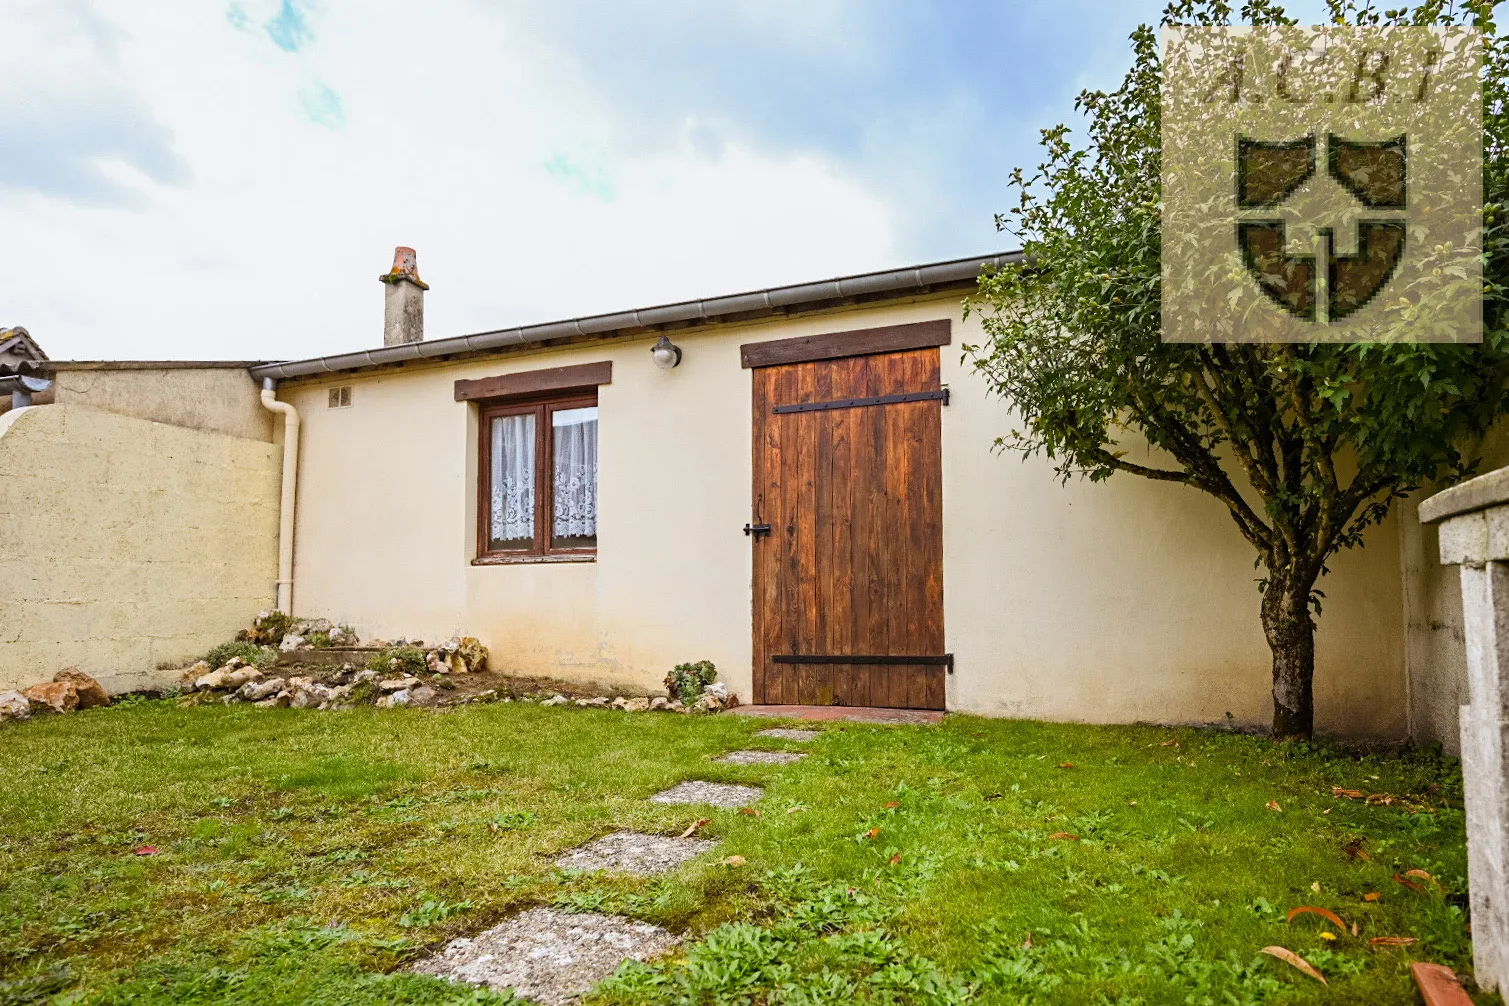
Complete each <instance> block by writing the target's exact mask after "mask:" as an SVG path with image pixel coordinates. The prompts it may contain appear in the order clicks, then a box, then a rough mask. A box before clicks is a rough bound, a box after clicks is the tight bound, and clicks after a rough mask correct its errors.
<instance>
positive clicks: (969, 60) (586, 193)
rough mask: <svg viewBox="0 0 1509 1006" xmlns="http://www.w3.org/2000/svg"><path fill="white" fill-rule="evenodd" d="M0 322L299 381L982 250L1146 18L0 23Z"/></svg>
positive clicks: (650, 13)
mask: <svg viewBox="0 0 1509 1006" xmlns="http://www.w3.org/2000/svg"><path fill="white" fill-rule="evenodd" d="M0 6H3V8H4V26H5V31H4V32H0V67H3V74H4V78H5V83H4V86H3V87H0V241H3V243H4V244H3V247H4V249H5V256H4V257H5V260H6V264H5V267H4V268H3V269H0V327H8V326H12V325H21V326H24V327H26V328H27V329H28V330H29V331H30V332H31V334H32V335H33V336H34V337H35V338H36V339H37V340H38V341H39V342H40V343H41V345H42V347H43V348H44V350H46V352H47V353H48V355H49V356H51V357H52V358H53V359H237V360H270V359H298V358H304V357H310V356H320V355H325V354H329V353H338V352H346V351H351V350H356V349H362V348H368V347H371V346H376V345H380V344H381V342H382V287H381V285H380V284H379V283H378V282H377V277H378V275H379V274H381V273H383V272H385V271H386V270H387V268H388V267H389V265H390V263H391V261H392V254H393V248H394V246H395V245H408V246H411V247H413V248H415V249H417V251H418V261H419V272H420V275H421V276H422V277H423V278H424V279H425V281H426V282H428V283H429V284H430V287H431V289H430V292H429V293H428V294H427V295H426V302H425V313H426V319H425V321H426V335H427V337H428V338H443V337H447V336H453V335H463V334H467V333H470V332H478V331H486V330H489V329H496V328H504V327H509V326H512V325H517V324H527V323H531V322H539V321H550V320H555V319H561V318H570V317H575V316H578V315H584V314H590V313H595V312H599V311H611V310H618V309H627V308H634V307H642V306H648V305H652V304H657V303H664V302H667V301H673V300H682V299H690V298H694V297H706V296H716V295H720V294H725V293H734V292H738V291H742V290H750V289H758V288H762V287H766V286H773V285H779V284H784V283H796V282H803V281H807V280H816V279H825V278H829V277H832V276H839V275H846V274H851V273H856V272H865V271H869V270H875V269H885V268H891V267H899V266H906V265H913V264H917V263H921V262H929V261H936V260H941V259H948V258H959V257H964V256H969V255H978V254H985V253H990V252H995V251H1001V250H1006V249H1007V247H1008V245H1009V244H1010V240H1009V238H1008V237H1007V236H1005V235H1001V234H998V233H997V232H996V230H995V227H994V214H995V213H996V212H998V211H1003V210H1005V209H1006V208H1007V206H1008V198H1009V193H1008V187H1007V184H1006V180H1007V177H1008V174H1009V172H1010V170H1011V169H1012V168H1013V167H1016V166H1023V167H1030V166H1031V165H1034V164H1036V163H1037V162H1038V160H1039V156H1038V150H1037V142H1038V136H1039V130H1041V129H1043V128H1045V127H1049V126H1052V125H1053V124H1055V123H1058V122H1069V123H1070V124H1071V125H1077V124H1078V123H1079V121H1080V120H1079V118H1078V116H1077V115H1076V113H1075V112H1074V107H1073V104H1074V96H1075V95H1076V94H1077V93H1078V92H1079V91H1080V90H1081V89H1083V88H1085V87H1111V86H1114V85H1115V84H1116V83H1117V82H1118V81H1119V80H1120V78H1121V76H1122V74H1123V73H1124V72H1125V70H1126V69H1127V66H1128V61H1129V58H1130V57H1129V47H1128V43H1127V35H1128V34H1129V33H1130V32H1131V31H1132V30H1133V29H1134V28H1135V27H1136V25H1137V24H1138V23H1139V22H1142V21H1152V22H1155V21H1156V18H1157V13H1158V10H1159V9H1160V7H1161V3H1159V2H1156V0H1153V2H1148V0H929V2H924V0H800V2H798V0H717V2H714V0H707V2H698V0H679V2H672V0H659V2H651V0H614V2H611V3H609V2H606V0H593V2H588V0H495V2H487V0H424V2H423V3H414V2H405V3H399V2H396V0H360V2H358V0H192V2H191V0H154V2H153V3H150V4H144V3H140V2H139V0H137V2H133V0H99V2H92V0H40V2H31V0H0Z"/></svg>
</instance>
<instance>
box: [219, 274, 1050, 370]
mask: <svg viewBox="0 0 1509 1006" xmlns="http://www.w3.org/2000/svg"><path fill="white" fill-rule="evenodd" d="M1021 259H1022V253H1021V252H1004V253H1000V254H996V255H981V256H975V257H973V258H962V259H953V260H950V261H947V262H934V263H930V264H928V265H920V266H909V267H907V268H905V269H891V270H887V271H884V272H871V273H863V274H861V275H858V276H844V277H840V278H838V279H830V280H823V281H821V282H817V283H798V284H796V285H794V286H778V287H771V288H769V289H767V290H756V291H752V292H750V293H738V294H732V295H729V296H726V297H713V298H709V299H706V300H687V301H681V302H679V303H675V304H662V305H660V306H658V307H647V308H639V309H638V310H634V311H619V312H616V313H613V314H594V315H587V316H585V317H582V318H573V319H570V320H568V321H553V322H546V323H544V324H539V325H524V326H521V327H518V328H504V329H498V330H496V331H491V332H478V333H476V334H474V335H462V336H456V337H454V338H450V339H434V340H430V341H424V342H410V343H405V344H403V345H399V346H384V347H382V348H381V349H368V350H362V351H360V352H355V353H341V354H337V355H335V356H320V357H314V358H312V359H308V360H293V361H289V362H285V363H264V364H258V365H256V366H253V367H251V368H249V369H250V371H251V374H252V376H253V377H255V378H256V379H258V380H259V381H260V380H266V379H267V378H273V379H275V380H286V379H288V378H294V377H308V376H311V375H315V374H331V373H337V372H340V371H348V370H363V369H366V368H368V367H381V366H385V365H390V364H395V363H404V362H406V361H409V360H423V359H429V358H434V357H449V356H456V355H459V354H464V353H481V352H487V351H489V350H498V349H506V348H508V347H511V346H524V345H532V344H536V343H544V342H550V341H552V340H556V339H571V338H579V337H582V336H606V335H609V334H612V333H617V332H629V331H635V330H643V329H656V328H661V327H664V326H668V325H684V324H698V323H707V322H714V321H721V320H729V319H731V318H736V317H750V316H758V315H761V314H775V313H780V312H788V311H797V310H802V309H814V308H817V307H819V306H822V305H825V304H831V303H833V302H834V301H846V300H851V299H854V298H871V299H881V298H891V297H906V296H910V295H913V294H918V293H926V292H928V291H929V290H931V289H933V288H935V287H938V286H946V285H948V284H957V283H963V282H967V281H971V280H975V279H978V278H979V276H980V271H981V270H982V269H984V268H986V267H987V266H991V267H1000V266H1003V265H1007V264H1011V263H1015V262H1019V261H1021Z"/></svg>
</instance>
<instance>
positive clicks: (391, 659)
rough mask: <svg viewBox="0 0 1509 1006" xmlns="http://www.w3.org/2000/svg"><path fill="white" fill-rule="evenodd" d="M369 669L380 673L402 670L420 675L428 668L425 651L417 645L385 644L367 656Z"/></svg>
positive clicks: (405, 672)
mask: <svg viewBox="0 0 1509 1006" xmlns="http://www.w3.org/2000/svg"><path fill="white" fill-rule="evenodd" d="M367 670H369V671H376V672H377V673H378V674H389V673H391V672H393V671H402V672H403V673H404V674H410V675H418V674H423V673H424V672H425V670H426V667H425V662H424V651H423V650H421V649H420V648H419V647H417V646H385V647H383V648H382V649H380V650H378V651H377V652H376V653H374V654H372V656H370V657H368V658H367Z"/></svg>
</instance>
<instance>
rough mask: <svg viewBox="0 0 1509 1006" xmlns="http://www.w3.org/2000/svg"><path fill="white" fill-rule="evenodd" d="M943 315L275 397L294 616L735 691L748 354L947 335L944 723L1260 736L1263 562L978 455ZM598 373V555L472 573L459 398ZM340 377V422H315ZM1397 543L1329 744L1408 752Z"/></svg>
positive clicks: (1348, 660)
mask: <svg viewBox="0 0 1509 1006" xmlns="http://www.w3.org/2000/svg"><path fill="white" fill-rule="evenodd" d="M959 316H960V302H959V301H958V300H957V299H956V298H951V299H932V300H920V301H915V302H906V303H897V304H891V305H887V306H884V307H879V308H863V309H854V310H851V311H847V312H839V313H831V314H826V315H822V316H807V317H799V318H792V319H785V320H771V321H764V322H758V323H749V324H745V325H738V326H723V327H720V328H710V329H706V330H694V331H685V332H680V333H677V334H676V335H675V339H676V342H677V343H678V344H680V345H681V346H682V347H683V349H684V350H685V356H684V361H683V363H682V365H681V366H680V367H678V368H676V369H675V370H673V371H671V372H669V373H666V372H661V371H659V370H656V369H655V368H654V367H653V366H652V365H651V363H650V360H649V352H648V348H649V345H650V340H648V339H647V340H642V341H613V342H603V343H600V344H597V345H589V346H579V347H572V348H567V349H558V350H549V351H538V352H530V353H523V354H514V355H508V356H503V357H498V358H494V359H492V360H486V361H481V362H467V363H460V364H449V365H435V366H429V367H427V368H423V369H415V370H412V371H396V372H387V373H373V374H369V375H351V376H348V377H346V378H344V379H342V380H340V381H330V380H323V381H317V382H311V383H306V384H286V385H285V386H284V388H283V389H282V391H281V392H280V394H281V395H282V397H284V398H286V399H288V400H290V401H292V402H293V403H294V404H295V405H297V406H298V408H299V409H300V411H301V413H302V415H303V418H304V430H305V433H304V439H303V447H302V449H303V460H302V463H301V474H300V484H299V500H300V504H299V511H298V532H297V545H296V562H295V580H296V583H295V591H294V608H295V611H296V612H297V613H299V614H302V615H311V616H314V615H322V616H326V617H330V618H334V619H340V620H345V621H350V622H352V623H353V624H355V625H356V626H357V628H358V629H359V631H361V632H362V633H363V634H364V635H366V636H369V637H370V636H373V635H376V636H382V637H386V638H392V637H395V636H399V635H405V636H409V637H416V636H417V637H420V638H425V639H433V638H439V637H443V636H447V635H450V634H452V633H455V632H459V631H466V632H471V633H475V634H477V635H479V636H481V637H482V638H483V640H484V641H485V642H486V643H487V644H488V646H490V647H491V648H492V651H493V654H494V662H495V664H497V665H498V666H501V667H503V668H505V669H507V670H510V671H514V672H518V673H528V674H548V675H556V676H562V677H570V678H576V679H580V680H595V681H601V682H610V683H614V684H618V685H620V686H622V687H632V688H651V687H654V686H656V685H658V683H659V681H660V679H661V677H663V675H664V674H665V672H666V671H667V670H668V669H669V668H670V666H671V665H672V664H675V663H678V662H681V661H686V660H697V659H701V658H708V659H711V660H713V661H715V662H716V663H717V665H718V667H719V669H720V673H721V674H722V676H723V677H724V678H725V680H728V681H729V682H730V684H731V686H732V687H733V688H734V689H735V690H736V691H737V692H738V693H740V694H741V695H742V696H744V697H745V698H746V699H747V698H748V696H749V692H750V651H751V644H750V604H751V590H750V577H751V564H750V550H751V548H753V547H759V546H758V545H752V544H751V542H750V539H748V538H746V537H745V536H744V535H743V534H742V533H741V530H740V529H741V528H742V526H743V524H744V523H745V522H746V521H747V520H749V519H750V501H749V494H750V481H751V473H750V464H751V461H750V410H751V397H750V396H751V381H750V373H749V372H748V371H746V370H743V369H741V368H740V367H739V356H738V347H739V345H740V344H741V343H744V342H750V341H756V340H761V339H778V338H787V337H790V336H797V335H807V334H816V333H824V332H833V331H842V330H845V329H857V328H866V327H871V326H875V325H884V324H896V323H902V322H910V321H921V320H925V319H929V318H940V317H947V318H951V319H953V321H954V340H953V345H952V346H949V347H945V348H944V349H943V351H942V360H943V376H944V380H945V382H946V383H947V384H948V385H949V386H950V387H951V389H952V391H953V399H952V402H951V404H950V405H949V406H948V407H947V408H945V409H944V410H943V476H944V528H945V532H944V552H945V556H944V607H945V623H946V632H947V637H948V646H949V649H950V650H951V651H952V652H953V653H954V654H955V657H956V661H957V669H956V673H955V674H954V676H952V677H951V678H950V679H949V682H948V688H949V697H948V703H949V707H950V708H952V709H960V710H968V711H972V712H979V713H986V714H990V715H1003V716H1029V717H1044V718H1049V719H1058V720H1087V721H1097V722H1119V721H1132V720H1155V721H1212V720H1223V719H1224V718H1225V715H1226V713H1227V712H1230V713H1231V714H1232V717H1233V719H1234V720H1235V722H1237V723H1239V724H1253V725H1264V724H1266V722H1267V720H1268V719H1269V716H1270V704H1269V697H1268V696H1269V685H1270V668H1269V656H1268V650H1267V647H1266V644H1265V643H1264V641H1263V636H1262V633H1261V630H1260V627H1259V624H1258V594H1257V591H1256V586H1255V577H1256V576H1257V575H1258V574H1257V573H1256V572H1255V571H1254V570H1253V565H1252V553H1251V551H1250V550H1249V548H1248V546H1247V545H1246V543H1245V542H1244V541H1242V539H1241V538H1240V536H1239V535H1238V534H1237V532H1236V530H1235V528H1234V526H1233V525H1232V524H1231V522H1230V519H1229V517H1227V515H1226V514H1225V511H1224V509H1223V508H1222V507H1221V506H1220V505H1219V504H1217V503H1215V502H1214V501H1212V500H1210V499H1208V498H1206V497H1204V496H1202V495H1200V494H1199V493H1197V492H1195V491H1193V490H1189V489H1184V488H1181V487H1176V486H1169V485H1166V484H1162V483H1152V482H1147V481H1145V480H1140V479H1136V478H1130V477H1125V476H1118V477H1117V478H1114V479H1112V480H1110V481H1109V482H1106V483H1100V484H1096V485H1091V484H1089V483H1079V482H1075V483H1071V484H1070V485H1068V486H1063V485H1060V484H1059V483H1058V482H1057V481H1056V480H1055V479H1054V478H1053V476H1052V473H1051V471H1050V470H1049V468H1048V466H1047V465H1046V464H1045V463H1043V462H1042V461H1038V460H1034V461H1029V462H1026V463H1024V462H1022V461H1020V460H1018V459H1017V458H1016V457H1014V456H999V455H995V454H993V453H992V452H991V444H992V442H993V441H994V440H995V438H996V437H997V436H998V435H999V434H1000V433H1001V432H1002V431H1003V430H1004V429H1006V428H1007V426H1008V424H1009V423H1010V421H1011V417H1010V413H1009V411H1008V410H1007V409H1006V408H1005V406H1003V405H1002V404H1001V403H1000V402H999V401H996V400H992V399H989V398H988V397H987V396H986V394H985V391H984V387H983V385H982V384H981V383H980V381H979V379H978V378H977V377H976V376H974V375H972V374H970V373H968V372H967V370H966V369H965V367H964V366H963V365H962V364H961V362H960V358H959V350H958V347H959V345H960V344H962V343H964V342H969V341H974V340H977V339H978V337H979V335H980V333H979V330H978V326H977V322H975V321H970V322H968V323H961V322H960V321H959ZM605 359H606V360H612V361H613V364H614V376H613V383H612V384H611V385H606V386H604V387H603V388H601V389H600V399H599V401H600V407H601V426H600V437H601V458H600V465H601V472H600V500H599V510H600V524H599V543H600V544H599V556H598V561H597V562H596V563H593V564H582V565H564V564H559V565H532V566H521V565H513V566H471V565H469V560H470V558H471V557H472V554H473V549H474V547H475V546H474V540H475V524H474V520H475V518H474V516H473V513H474V500H475V496H474V493H475V491H476V489H475V479H476V462H475V452H476V418H475V417H476V411H475V406H471V405H468V404H462V403H457V402H455V401H453V400H452V385H453V382H454V381H455V380H457V379H458V378H478V377H485V376H491V375H496V374H503V373H509V372H515V371H520V370H532V369H536V368H541V367H553V366H561V365H565V364H572V363H585V362H591V361H597V360H605ZM332 383H349V384H352V385H353V386H354V400H353V404H352V407H351V408H348V409H336V410H332V409H329V408H327V402H326V389H327V388H328V387H329V386H330V385H331V384H332ZM1399 559H1400V556H1399V534H1398V531H1397V529H1396V528H1395V527H1394V526H1393V525H1392V522H1391V523H1390V524H1387V525H1385V526H1384V527H1382V528H1379V529H1375V531H1374V532H1373V533H1372V534H1371V536H1370V539H1369V545H1368V547H1367V548H1366V549H1365V550H1362V551H1360V552H1353V553H1348V554H1346V555H1344V556H1342V557H1340V558H1338V559H1337V560H1336V561H1335V562H1334V563H1333V564H1332V569H1333V573H1332V574H1331V575H1330V576H1329V577H1327V578H1326V580H1325V581H1324V582H1323V584H1322V589H1324V590H1325V592H1326V595H1327V598H1326V604H1325V612H1324V615H1323V617H1322V618H1321V621H1320V625H1321V628H1320V633H1319V636H1318V642H1317V650H1318V656H1317V665H1318V667H1317V673H1316V689H1317V722H1318V725H1319V727H1320V728H1321V729H1322V730H1325V731H1328V732H1332V733H1339V734H1346V735H1349V736H1354V737H1375V738H1398V737H1402V736H1403V735H1404V734H1405V730H1406V721H1405V677H1404V638H1403V637H1404V630H1403V610H1402V588H1401V584H1400V578H1399Z"/></svg>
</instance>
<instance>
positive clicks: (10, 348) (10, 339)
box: [0, 325, 47, 360]
mask: <svg viewBox="0 0 1509 1006" xmlns="http://www.w3.org/2000/svg"><path fill="white" fill-rule="evenodd" d="M4 353H16V354H18V355H19V356H21V357H23V358H24V359H27V360H45V359H47V354H46V353H44V352H42V347H41V346H39V345H37V340H35V339H33V338H32V337H31V333H30V332H28V331H27V330H26V329H24V328H21V327H20V326H19V325H18V326H17V327H15V328H0V354H4Z"/></svg>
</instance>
